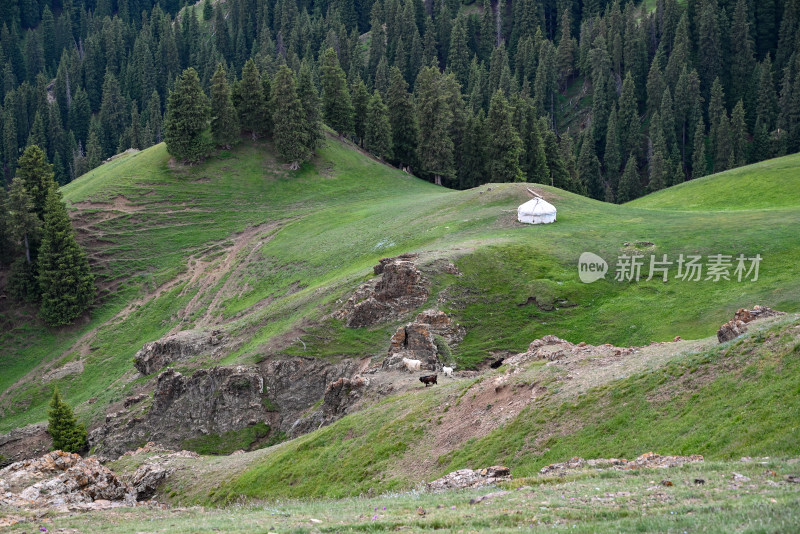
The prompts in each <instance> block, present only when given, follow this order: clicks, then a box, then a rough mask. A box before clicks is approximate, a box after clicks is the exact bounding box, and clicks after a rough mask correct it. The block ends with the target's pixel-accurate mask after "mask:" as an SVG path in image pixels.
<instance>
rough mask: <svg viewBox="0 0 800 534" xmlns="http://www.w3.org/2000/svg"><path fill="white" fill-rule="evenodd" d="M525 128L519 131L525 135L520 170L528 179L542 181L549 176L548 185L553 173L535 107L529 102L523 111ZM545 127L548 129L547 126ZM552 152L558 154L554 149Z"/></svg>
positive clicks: (551, 182)
mask: <svg viewBox="0 0 800 534" xmlns="http://www.w3.org/2000/svg"><path fill="white" fill-rule="evenodd" d="M525 114H526V115H527V117H526V128H525V130H523V131H522V132H521V133H522V134H523V135H525V138H524V139H523V144H524V145H525V149H524V151H523V160H522V172H524V173H525V176H526V177H527V179H528V181H533V182H540V183H541V182H542V181H545V182H546V181H547V178H550V185H555V184H554V183H553V180H554V178H555V177H554V175H553V173H552V172H551V169H550V168H549V166H548V158H547V152H546V150H545V141H544V136H543V135H542V129H543V127H542V124H541V122H540V121H539V119H538V116H537V114H536V109H535V108H534V107H533V105H531V104H529V105H528V106H527V110H526V112H525ZM545 129H547V130H549V128H546V127H545ZM553 154H558V151H557V150H555V151H554V152H553Z"/></svg>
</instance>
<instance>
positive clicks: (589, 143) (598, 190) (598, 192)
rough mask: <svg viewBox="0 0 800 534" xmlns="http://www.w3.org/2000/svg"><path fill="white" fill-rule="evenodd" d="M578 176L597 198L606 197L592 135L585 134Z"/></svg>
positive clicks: (590, 194)
mask: <svg viewBox="0 0 800 534" xmlns="http://www.w3.org/2000/svg"><path fill="white" fill-rule="evenodd" d="M578 176H579V177H580V180H581V182H583V186H584V187H585V188H586V192H587V193H588V194H589V196H590V197H592V198H594V199H596V200H603V199H604V198H605V190H604V187H603V177H602V176H601V175H600V161H598V159H597V155H596V154H595V151H594V141H593V140H592V137H591V136H590V135H587V134H584V135H583V142H582V143H581V151H580V155H579V156H578Z"/></svg>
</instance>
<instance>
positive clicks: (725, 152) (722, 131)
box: [714, 110, 734, 172]
mask: <svg viewBox="0 0 800 534" xmlns="http://www.w3.org/2000/svg"><path fill="white" fill-rule="evenodd" d="M733 161H734V160H733V146H732V144H731V121H730V120H729V119H728V112H727V111H725V110H723V111H722V115H720V117H719V119H718V120H717V143H716V147H715V150H714V172H722V171H725V170H728V169H730V168H731V167H732V165H733Z"/></svg>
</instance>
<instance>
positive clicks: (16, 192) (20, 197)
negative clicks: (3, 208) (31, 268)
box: [7, 176, 42, 265]
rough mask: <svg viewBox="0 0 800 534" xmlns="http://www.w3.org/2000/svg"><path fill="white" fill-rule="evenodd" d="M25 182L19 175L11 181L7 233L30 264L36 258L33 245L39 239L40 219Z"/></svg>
mask: <svg viewBox="0 0 800 534" xmlns="http://www.w3.org/2000/svg"><path fill="white" fill-rule="evenodd" d="M25 183H26V182H25V180H24V179H23V178H21V177H19V176H17V177H16V178H14V181H12V182H11V191H10V194H9V197H8V204H7V213H8V217H9V221H8V233H9V235H10V237H11V239H12V241H13V242H14V243H16V244H17V245H19V246H20V247H21V248H22V249H23V250H24V252H25V263H26V264H28V265H31V264H32V263H33V262H34V260H35V259H36V257H35V247H36V243H38V240H39V235H40V232H41V226H42V221H41V219H39V217H38V216H37V215H36V210H35V209H34V203H33V199H32V198H31V196H30V194H29V193H28V191H27V189H26V187H25Z"/></svg>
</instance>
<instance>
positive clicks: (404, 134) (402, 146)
mask: <svg viewBox="0 0 800 534" xmlns="http://www.w3.org/2000/svg"><path fill="white" fill-rule="evenodd" d="M389 82H390V83H389V87H388V89H387V91H386V105H387V107H388V108H389V124H390V125H391V127H392V161H393V162H394V163H396V164H397V165H399V166H400V167H412V168H414V167H416V165H417V143H418V139H419V124H418V123H417V113H416V109H415V106H414V102H413V101H412V100H411V95H410V94H409V92H408V84H407V83H406V81H405V79H404V78H403V75H402V73H401V72H400V69H398V68H397V67H392V70H391V73H390V75H389ZM376 89H377V88H376Z"/></svg>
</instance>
